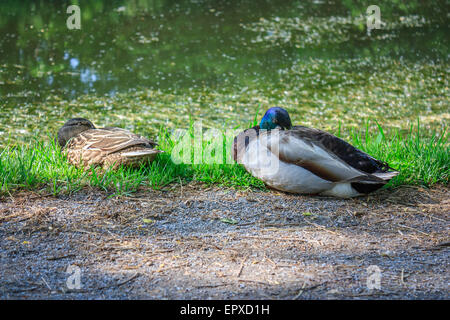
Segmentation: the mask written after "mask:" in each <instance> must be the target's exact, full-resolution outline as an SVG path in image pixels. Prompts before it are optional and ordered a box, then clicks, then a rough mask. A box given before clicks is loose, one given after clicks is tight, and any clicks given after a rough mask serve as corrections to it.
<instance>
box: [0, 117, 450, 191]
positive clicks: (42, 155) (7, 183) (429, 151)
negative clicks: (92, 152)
mask: <svg viewBox="0 0 450 320" xmlns="http://www.w3.org/2000/svg"><path fill="white" fill-rule="evenodd" d="M189 133H190V134H192V124H191V130H190V131H189ZM336 134H337V135H338V136H343V137H344V138H346V140H347V141H349V142H350V143H352V144H353V145H354V146H356V147H357V148H360V149H361V150H364V151H366V152H368V153H369V154H371V155H372V156H374V157H376V158H378V159H380V160H383V161H387V162H388V163H389V164H390V166H391V167H393V168H396V169H398V170H400V172H401V173H400V175H399V176H398V177H396V178H394V179H393V180H392V181H391V182H390V183H389V184H388V185H387V186H386V187H387V188H392V187H396V186H399V185H403V184H410V185H422V186H432V185H433V184H437V183H441V184H446V185H448V183H449V171H450V168H449V164H450V161H449V154H450V152H449V144H448V134H447V132H446V131H445V130H444V131H443V133H442V134H439V135H438V134H436V133H423V132H422V131H421V130H420V128H419V126H418V125H417V126H416V127H411V129H410V131H409V133H408V134H406V135H405V134H401V133H400V132H399V131H392V132H389V133H386V132H384V130H383V129H382V127H381V126H379V125H378V124H377V126H376V127H375V128H373V127H371V126H369V123H367V125H366V128H365V130H360V131H356V130H354V129H353V130H351V131H350V132H348V133H347V134H346V135H345V134H343V133H342V132H341V130H340V129H339V131H338V132H337V133H336ZM158 138H159V139H158V141H159V144H160V149H162V150H164V151H165V153H163V154H160V155H159V156H158V158H156V160H155V161H153V162H152V163H151V164H149V165H147V166H142V167H141V168H139V169H130V168H123V167H121V168H119V169H118V170H116V171H106V172H101V170H96V169H91V170H89V171H84V170H82V169H77V168H75V167H74V166H71V165H69V164H68V163H67V161H66V159H65V158H64V156H62V155H61V153H60V149H59V147H58V146H57V145H55V143H54V142H48V141H53V139H51V138H50V137H49V138H48V139H46V140H45V141H40V140H38V139H36V138H35V139H33V141H31V142H30V143H29V144H28V145H23V144H20V145H9V146H7V147H6V148H5V149H4V150H3V151H1V154H0V194H8V193H12V192H16V191H19V190H38V191H45V192H50V193H52V194H60V193H69V194H70V193H73V192H76V191H79V190H80V189H82V188H85V187H92V188H97V189H101V190H105V191H107V192H109V193H111V194H113V195H116V194H120V195H128V194H132V193H133V192H136V191H137V190H138V189H139V188H140V187H150V188H154V189H166V188H170V187H171V186H175V185H179V184H182V185H185V184H186V183H189V182H190V181H198V182H202V183H204V184H205V185H217V186H223V187H234V188H238V189H261V190H265V186H264V184H263V183H262V182H261V181H259V180H258V179H255V178H254V177H252V176H251V175H250V174H248V173H247V172H246V171H245V169H244V168H243V167H242V166H240V165H236V164H175V163H174V162H172V160H171V151H172V149H173V147H174V140H173V139H172V138H171V137H170V135H169V134H168V132H167V130H164V129H161V130H160V131H159V136H158ZM224 141H226V142H224V146H223V147H224V150H225V148H229V147H230V143H231V141H232V140H231V141H230V140H224ZM206 147H207V142H204V143H203V145H202V148H203V150H205V148H206ZM191 158H192V155H191Z"/></svg>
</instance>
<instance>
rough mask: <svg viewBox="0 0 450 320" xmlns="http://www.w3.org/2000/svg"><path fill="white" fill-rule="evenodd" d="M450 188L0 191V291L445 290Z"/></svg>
mask: <svg viewBox="0 0 450 320" xmlns="http://www.w3.org/2000/svg"><path fill="white" fill-rule="evenodd" d="M449 191H450V189H449V188H447V187H435V188H433V189H431V190H425V189H422V188H418V187H402V188H398V189H395V190H382V191H379V192H377V193H375V194H373V195H371V196H369V197H362V198H357V199H350V200H341V199H332V198H325V197H310V196H299V195H289V194H284V193H278V192H276V191H270V192H255V191H248V192H243V191H236V190H232V189H225V190H224V189H215V188H210V189H205V188H204V187H201V186H196V185H188V186H183V187H177V188H173V189H172V190H170V191H165V192H160V191H153V190H142V191H141V192H139V193H138V194H135V195H134V196H133V198H131V197H120V198H114V197H108V195H107V194H106V193H101V192H99V191H94V190H85V191H82V192H79V193H77V194H75V195H71V196H59V197H53V196H40V195H37V194H35V193H21V194H15V195H13V196H11V197H7V198H3V199H1V200H0V243H1V248H0V276H1V278H0V298H1V299H449V280H450V277H449V247H448V246H449V244H450V240H449V235H448V230H449V212H450V197H449V195H450V192H449ZM70 266H71V267H70ZM369 266H376V267H372V268H375V269H369V270H368V267H369ZM376 268H379V271H380V273H379V274H380V279H381V282H380V288H379V289H377V288H372V289H369V288H368V285H367V279H368V278H370V279H374V278H375V277H376V276H377V272H376V270H378V269H376ZM374 270H375V271H374ZM67 271H69V272H67ZM78 275H79V280H80V281H79V284H80V288H77V282H76V281H75V280H74V279H77V276H78ZM374 283H375V284H376V282H374ZM375 286H376V285H375Z"/></svg>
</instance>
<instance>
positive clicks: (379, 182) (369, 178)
mask: <svg viewBox="0 0 450 320" xmlns="http://www.w3.org/2000/svg"><path fill="white" fill-rule="evenodd" d="M261 129H265V130H261ZM233 148H234V160H235V161H237V162H238V163H241V164H243V165H244V167H245V168H246V170H247V171H249V172H250V173H251V174H252V175H253V176H255V177H257V178H259V179H261V180H262V181H264V183H266V184H267V185H268V186H270V187H272V188H274V189H278V190H281V191H285V192H292V193H305V194H320V195H327V196H335V197H341V198H349V197H355V196H359V195H362V194H367V193H370V192H372V191H375V190H377V189H379V188H381V187H382V186H383V185H385V184H386V183H387V182H388V181H389V180H390V179H392V178H393V177H395V176H397V175H398V172H397V171H389V170H390V169H392V168H390V167H389V165H388V164H386V163H384V162H381V161H379V160H377V159H374V158H373V157H371V156H370V155H368V154H367V153H364V152H362V151H360V150H358V149H356V148H355V147H353V146H352V145H350V144H349V143H347V142H345V141H344V140H342V139H339V138H338V137H335V136H334V135H332V134H329V133H327V132H324V131H321V130H317V129H312V128H307V127H303V126H292V124H291V119H290V117H289V114H288V112H287V111H286V110H284V109H283V108H279V107H275V108H270V109H269V110H267V112H266V113H265V115H264V117H263V118H262V120H261V123H260V124H259V126H255V127H253V128H251V129H247V130H245V131H244V132H241V133H240V134H239V135H238V136H237V137H235V139H234V143H233Z"/></svg>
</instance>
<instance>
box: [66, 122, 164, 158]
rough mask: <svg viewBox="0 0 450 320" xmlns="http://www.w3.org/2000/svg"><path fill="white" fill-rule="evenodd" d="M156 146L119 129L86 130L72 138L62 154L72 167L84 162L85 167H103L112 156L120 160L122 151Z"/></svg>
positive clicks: (149, 141)
mask: <svg viewBox="0 0 450 320" xmlns="http://www.w3.org/2000/svg"><path fill="white" fill-rule="evenodd" d="M156 145H157V144H156V143H155V142H153V141H152V140H149V139H147V138H144V137H142V136H140V135H137V134H135V133H132V132H130V131H128V130H124V129H120V128H103V129H90V130H86V131H84V132H82V133H80V134H79V135H77V136H76V137H74V138H72V139H71V140H70V141H69V142H68V143H67V144H66V146H65V148H64V152H65V153H66V154H67V157H68V160H69V162H70V163H72V164H74V165H80V164H81V163H82V162H84V163H85V164H86V165H88V166H91V165H103V164H105V163H109V162H111V161H110V160H111V159H112V158H111V156H112V155H114V154H117V155H118V157H117V158H118V159H119V158H120V152H121V151H124V150H127V151H129V150H136V148H137V149H147V148H153V147H154V146H156Z"/></svg>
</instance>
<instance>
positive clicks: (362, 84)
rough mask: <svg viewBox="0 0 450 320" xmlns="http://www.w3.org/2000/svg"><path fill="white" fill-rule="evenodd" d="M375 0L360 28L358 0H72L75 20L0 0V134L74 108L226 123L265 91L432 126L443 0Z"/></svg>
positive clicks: (298, 102)
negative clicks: (375, 22) (74, 26)
mask: <svg viewBox="0 0 450 320" xmlns="http://www.w3.org/2000/svg"><path fill="white" fill-rule="evenodd" d="M378 2H379V4H378V5H379V6H380V8H381V13H382V20H383V21H384V22H386V27H385V29H384V30H373V31H372V34H371V35H370V36H368V34H367V30H366V28H365V24H364V23H365V18H364V15H365V11H366V7H365V5H366V4H365V2H364V1H360V0H354V1H344V2H343V3H340V2H339V1H337V2H336V1H313V2H305V1H269V0H266V1H264V0H241V1H231V0H230V1H206V0H204V1H203V0H196V1H193V0H191V1H173V0H153V1H152V0H139V1H138V0H132V1H87V0H86V1H84V0H82V1H79V6H80V9H81V15H82V16H81V19H82V29H81V30H68V29H67V27H66V19H67V17H68V14H67V13H66V9H67V7H68V6H69V5H70V4H73V3H72V1H60V2H54V1H50V0H46V1H43V0H41V1H20V2H19V1H14V0H4V1H2V2H1V3H0V30H1V34H2V37H1V38H0V108H1V111H0V119H1V123H0V142H4V141H5V139H6V138H5V137H7V136H9V135H12V136H19V138H21V137H23V136H27V135H33V134H37V133H42V132H43V131H45V130H46V129H50V130H54V129H55V128H56V127H57V126H58V125H60V124H61V123H62V122H63V121H64V120H66V119H67V118H68V117H71V116H75V115H81V116H86V117H91V118H92V119H93V120H94V121H98V122H100V123H99V124H100V125H106V124H116V125H122V126H125V127H128V128H130V129H137V130H142V131H144V132H154V130H155V125H161V124H164V125H166V124H167V125H171V126H175V125H183V124H184V125H185V124H186V122H187V121H189V116H192V117H202V118H204V119H205V120H207V122H209V123H210V125H211V126H212V125H216V126H217V125H219V126H225V125H229V126H236V125H243V124H245V123H246V122H247V121H249V120H251V119H252V118H253V116H254V114H255V112H256V110H257V109H258V107H260V108H261V109H265V108H267V107H268V106H269V104H278V105H283V106H285V107H287V108H288V109H290V110H291V111H292V113H294V115H293V118H294V119H295V120H297V121H301V122H302V123H305V124H311V125H319V126H320V127H322V128H327V127H330V128H331V127H333V126H334V125H335V124H336V122H337V121H339V120H342V121H344V122H346V123H350V124H352V123H353V124H358V123H361V122H362V121H364V119H363V118H365V117H367V116H374V117H378V118H380V117H384V118H387V120H386V123H389V124H390V125H397V126H403V127H405V126H406V124H405V122H404V121H407V120H413V119H415V118H416V117H417V116H420V117H421V118H423V119H428V120H430V121H428V120H426V121H428V122H429V123H430V125H431V126H433V127H439V126H441V125H442V123H444V122H445V121H447V120H448V117H449V112H448V102H447V101H448V79H447V75H448V37H447V34H448V31H449V30H448V18H447V9H446V6H445V4H446V1H434V2H425V1H414V0H413V1H407V2H404V3H400V4H398V3H397V4H393V3H391V1H384V0H383V1H381V0H380V1H378ZM349 61H350V62H351V61H356V63H357V64H358V66H359V67H358V69H356V68H353V67H352V64H351V63H350V64H349V63H348V62H349ZM364 61H366V63H364ZM386 68H389V70H387V69H386ZM374 74H379V75H380V76H383V77H388V78H389V79H390V80H389V81H391V82H389V81H387V82H386V81H385V82H383V81H381V80H380V79H379V78H377V77H374ZM368 78H371V79H372V82H368V81H367V79H368ZM407 80H408V81H407ZM423 80H426V82H425V83H422V82H421V81H423ZM366 104H367V105H366ZM389 104H391V105H390V106H389ZM393 109H395V110H393ZM391 111H392V112H391ZM261 112H262V111H261ZM261 112H260V113H261ZM306 116H307V117H306ZM107 122H108V123H107ZM382 122H384V121H382Z"/></svg>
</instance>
